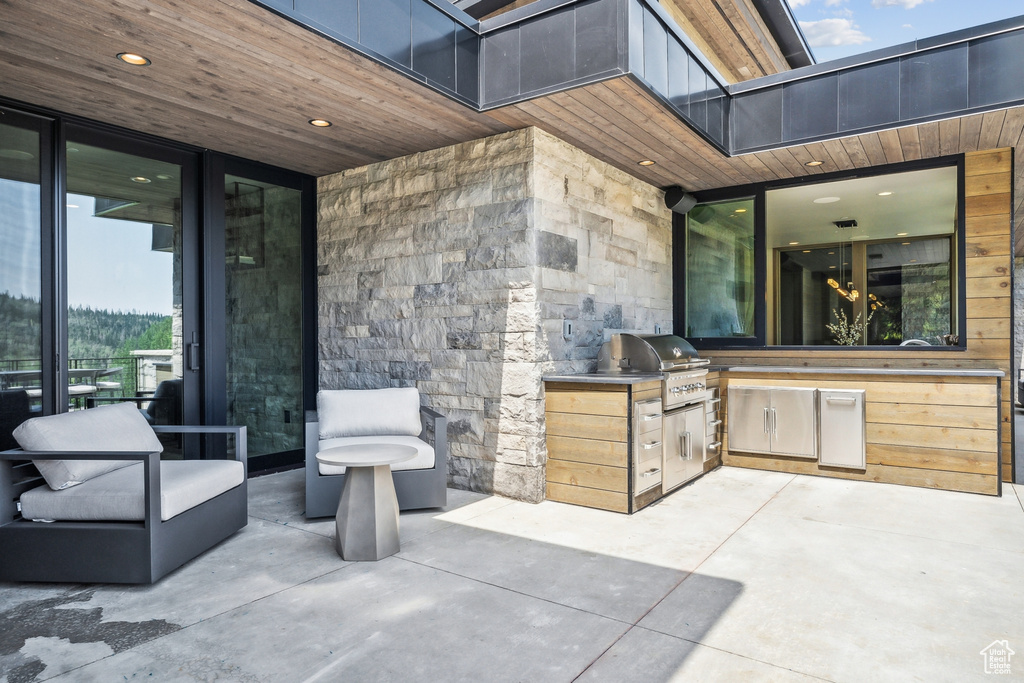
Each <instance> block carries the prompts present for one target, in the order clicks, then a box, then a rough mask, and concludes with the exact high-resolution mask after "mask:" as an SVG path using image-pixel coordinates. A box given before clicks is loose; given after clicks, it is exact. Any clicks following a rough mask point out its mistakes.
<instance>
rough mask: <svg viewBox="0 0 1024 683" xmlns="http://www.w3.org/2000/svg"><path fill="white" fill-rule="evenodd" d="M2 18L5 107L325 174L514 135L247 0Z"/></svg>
mask: <svg viewBox="0 0 1024 683" xmlns="http://www.w3.org/2000/svg"><path fill="white" fill-rule="evenodd" d="M0 18H2V22H0V96H4V97H8V98H12V99H15V100H21V101H24V102H27V103H30V104H33V105H37V106H42V107H49V108H53V109H56V110H59V111H61V112H64V113H69V114H76V115H80V116H85V117H88V118H92V119H97V120H100V121H104V122H107V123H112V124H115V125H120V126H125V127H127V128H131V129H134V130H138V131H142V132H146V133H152V134H155V135H159V136H162V137H166V138H171V139H174V140H179V141H183V142H188V143H191V144H194V145H197V146H200V147H207V148H210V149H215V150H218V151H221V152H226V153H229V154H237V155H239V156H243V157H247V158H250V159H256V160H259V161H263V162H266V163H270V164H274V165H278V166H283V167H285V168H290V169H293V170H297V171H303V172H306V173H310V174H313V175H324V174H327V173H333V172H336V171H339V170H342V169H345V168H352V167H355V166H361V165H363V164H367V163H371V162H375V161H382V160H384V159H392V158H395V157H399V156H403V155H406V154H411V153H413V152H418V151H422V150H426V149H436V148H438V147H443V146H446V145H450V144H454V143H457V142H463V141H466V140H473V139H476V138H480V137H485V136H488V135H492V134H495V133H499V132H503V131H505V130H508V126H507V125H505V124H502V123H499V122H498V121H496V120H495V119H493V118H491V117H488V116H486V115H483V114H478V113H476V112H473V111H472V110H470V109H468V108H466V107H464V106H462V105H461V104H458V103H456V102H453V101H452V100H449V99H448V98H447V97H444V96H442V95H439V94H437V93H435V92H434V91H432V90H430V89H428V88H426V87H423V86H420V85H419V84H417V83H415V82H414V81H411V80H410V79H408V78H407V77H405V76H403V75H401V74H399V73H396V72H394V71H392V70H391V69H388V68H386V67H383V66H380V65H378V64H376V63H375V62H373V61H371V60H369V59H367V58H365V57H363V56H361V55H358V54H356V53H355V52H353V51H351V50H349V49H347V48H345V47H342V46H341V45H338V44H336V43H334V42H331V41H330V40H327V39H326V38H324V37H322V36H319V35H317V34H315V33H313V32H311V31H309V30H307V29H304V28H302V27H300V26H297V25H295V24H293V23H291V22H289V21H287V20H285V19H282V18H281V17H279V16H277V15H275V14H273V13H271V12H268V11H267V10H264V9H263V8H261V7H259V6H257V5H254V4H252V3H250V2H247V1H246V0H118V1H117V2H110V1H109V0H75V1H74V2H72V1H70V0H59V1H54V2H33V1H32V0H6V1H4V2H0ZM124 51H129V52H137V53H139V54H143V55H145V56H147V57H149V58H150V59H151V60H152V62H153V64H152V66H148V67H131V66H128V65H126V64H124V63H122V62H120V61H119V60H117V59H116V58H115V55H116V54H117V53H119V52H124ZM317 117H321V118H325V119H328V120H330V121H332V122H333V123H334V126H332V127H331V128H315V127H313V126H311V125H309V124H308V123H307V121H308V120H309V119H311V118H317Z"/></svg>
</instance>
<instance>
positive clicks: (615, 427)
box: [544, 372, 721, 514]
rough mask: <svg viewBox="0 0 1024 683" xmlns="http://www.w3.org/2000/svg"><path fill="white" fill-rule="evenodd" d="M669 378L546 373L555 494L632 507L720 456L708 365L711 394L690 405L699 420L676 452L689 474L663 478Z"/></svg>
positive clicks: (714, 377) (713, 378)
mask: <svg viewBox="0 0 1024 683" xmlns="http://www.w3.org/2000/svg"><path fill="white" fill-rule="evenodd" d="M662 381H663V375H662V373H654V372H651V373H632V374H622V375H602V374H580V375H547V376H545V377H544V385H545V408H544V415H545V420H546V423H547V449H548V460H547V474H546V497H547V499H548V500H554V501H559V502H563V503H573V504H576V505H584V506H587V507H595V508H601V509H603V510H612V511H614V512H625V513H630V514H631V513H633V512H636V511H637V510H640V509H641V508H643V507H645V506H647V505H650V504H651V503H653V502H655V501H656V500H659V499H660V498H662V497H663V496H664V495H665V494H666V493H670V492H671V491H672V490H674V489H675V488H678V487H679V486H680V485H682V483H685V482H686V481H690V480H691V479H693V478H694V477H696V476H699V475H700V474H703V473H704V472H708V471H710V470H712V469H714V468H715V467H718V466H719V465H720V464H721V459H720V458H719V456H718V450H719V448H720V438H719V436H720V434H721V432H720V422H719V421H718V417H717V415H718V411H717V405H718V401H717V385H718V373H717V372H708V374H707V375H706V376H705V378H704V380H703V382H702V384H704V385H706V386H703V387H702V390H706V392H707V395H708V396H709V397H710V398H709V399H708V400H702V401H700V402H699V403H697V404H695V407H694V408H691V409H690V412H691V413H693V414H694V415H695V416H697V417H698V418H699V426H698V427H695V428H692V432H693V435H692V436H689V437H687V439H686V440H685V441H684V442H683V443H682V444H680V449H679V450H678V451H676V452H675V453H676V455H675V456H674V458H675V459H676V460H679V461H680V462H682V460H683V459H685V460H686V465H687V466H688V469H687V470H686V473H684V474H683V475H682V476H683V477H684V480H683V481H680V483H678V484H675V483H671V482H672V480H671V479H669V480H668V481H669V482H670V483H669V485H668V486H666V485H664V482H665V481H666V480H664V479H663V478H662V474H663V470H664V469H665V468H664V466H663V445H664V446H665V447H666V448H668V447H669V444H663V442H664V440H665V437H664V435H663V422H664V419H665V418H664V417H663V415H662V409H661V399H662ZM684 428H687V427H684ZM698 431H699V432H700V434H699V436H698V435H697V432H698ZM672 445H675V444H672ZM681 456H682V457H681ZM655 470H656V471H655Z"/></svg>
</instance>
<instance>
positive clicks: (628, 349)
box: [597, 332, 710, 372]
mask: <svg viewBox="0 0 1024 683" xmlns="http://www.w3.org/2000/svg"><path fill="white" fill-rule="evenodd" d="M709 362H710V361H707V360H701V358H700V356H699V355H698V354H697V350H696V349H694V348H693V346H691V345H690V342H688V341H686V340H685V339H683V338H682V337H677V336H676V335H674V334H628V333H625V332H623V333H620V334H614V335H612V338H611V341H609V342H605V343H604V344H603V345H602V346H601V352H600V354H599V355H598V357H597V370H598V372H667V371H670V370H685V369H688V368H693V367H698V366H701V365H707V364H708V363H709Z"/></svg>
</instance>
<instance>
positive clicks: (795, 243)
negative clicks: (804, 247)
mask: <svg viewBox="0 0 1024 683" xmlns="http://www.w3.org/2000/svg"><path fill="white" fill-rule="evenodd" d="M798 244H800V243H799V242H790V243H789V246H791V247H795V246H796V245H798Z"/></svg>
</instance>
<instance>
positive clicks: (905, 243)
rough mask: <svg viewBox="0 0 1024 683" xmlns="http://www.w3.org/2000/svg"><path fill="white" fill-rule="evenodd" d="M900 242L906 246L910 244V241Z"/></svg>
mask: <svg viewBox="0 0 1024 683" xmlns="http://www.w3.org/2000/svg"><path fill="white" fill-rule="evenodd" d="M900 244H902V245H903V246H905V247H907V246H910V242H900Z"/></svg>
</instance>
